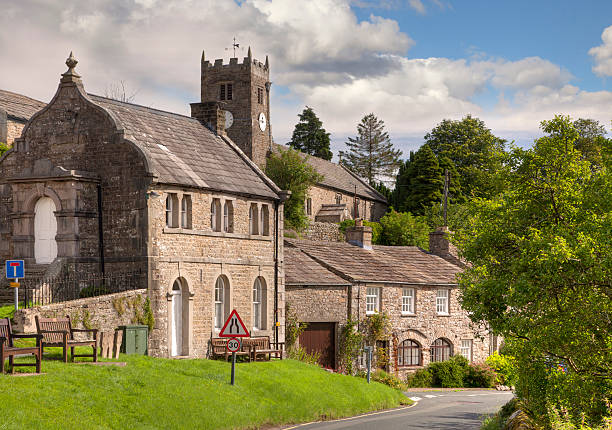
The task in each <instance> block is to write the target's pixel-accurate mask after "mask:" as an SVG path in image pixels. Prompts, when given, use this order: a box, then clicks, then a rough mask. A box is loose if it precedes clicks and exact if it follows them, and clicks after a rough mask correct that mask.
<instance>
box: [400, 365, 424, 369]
mask: <svg viewBox="0 0 612 430" xmlns="http://www.w3.org/2000/svg"><path fill="white" fill-rule="evenodd" d="M424 367H425V366H423V365H422V364H404V365H402V364H398V365H397V368H398V369H423V368H424Z"/></svg>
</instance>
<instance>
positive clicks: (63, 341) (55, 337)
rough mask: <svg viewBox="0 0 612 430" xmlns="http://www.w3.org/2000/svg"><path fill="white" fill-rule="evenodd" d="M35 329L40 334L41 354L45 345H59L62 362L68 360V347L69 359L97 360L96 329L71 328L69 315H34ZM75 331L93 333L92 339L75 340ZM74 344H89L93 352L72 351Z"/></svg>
mask: <svg viewBox="0 0 612 430" xmlns="http://www.w3.org/2000/svg"><path fill="white" fill-rule="evenodd" d="M36 329H37V331H38V334H39V335H42V341H41V356H42V352H43V351H44V348H45V347H47V346H48V347H59V348H62V349H63V357H64V363H67V362H68V348H70V355H71V357H72V358H71V360H72V361H74V358H75V357H91V358H93V361H94V362H97V361H98V330H97V329H77V328H72V324H71V323H70V316H66V317H65V318H42V317H39V316H38V315H37V316H36ZM75 333H93V339H87V340H76V339H75V338H74V334H75ZM76 346H91V347H92V348H93V354H80V355H76V354H75V353H74V348H75V347H76Z"/></svg>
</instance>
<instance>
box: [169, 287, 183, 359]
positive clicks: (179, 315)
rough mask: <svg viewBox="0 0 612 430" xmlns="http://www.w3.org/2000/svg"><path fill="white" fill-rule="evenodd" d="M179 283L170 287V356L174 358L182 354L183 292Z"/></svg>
mask: <svg viewBox="0 0 612 430" xmlns="http://www.w3.org/2000/svg"><path fill="white" fill-rule="evenodd" d="M181 287H182V286H181V281H180V280H179V279H177V280H176V281H174V285H172V292H171V293H170V294H171V296H172V301H171V308H172V318H171V319H170V321H171V322H170V325H171V327H170V342H171V343H170V355H171V356H172V357H176V356H179V355H182V354H183V291H182V288H181Z"/></svg>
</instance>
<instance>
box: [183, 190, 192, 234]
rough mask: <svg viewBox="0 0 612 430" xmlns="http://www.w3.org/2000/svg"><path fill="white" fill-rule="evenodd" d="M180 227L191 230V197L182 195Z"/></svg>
mask: <svg viewBox="0 0 612 430" xmlns="http://www.w3.org/2000/svg"><path fill="white" fill-rule="evenodd" d="M181 227H182V228H191V196H189V195H184V196H183V198H182V199H181Z"/></svg>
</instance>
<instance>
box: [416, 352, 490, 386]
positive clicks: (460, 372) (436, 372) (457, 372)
mask: <svg viewBox="0 0 612 430" xmlns="http://www.w3.org/2000/svg"><path fill="white" fill-rule="evenodd" d="M495 378H496V373H495V370H493V369H492V368H491V367H490V366H488V365H486V364H470V363H469V362H468V361H467V359H466V358H465V357H463V356H462V355H455V356H453V357H451V358H449V359H448V360H446V361H440V362H435V363H430V364H429V365H428V366H427V367H426V368H425V369H420V370H417V371H416V372H415V373H413V374H411V375H408V376H407V378H406V385H407V386H408V387H411V388H426V387H441V388H464V387H470V388H472V387H473V388H490V387H493V386H494V385H495Z"/></svg>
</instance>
